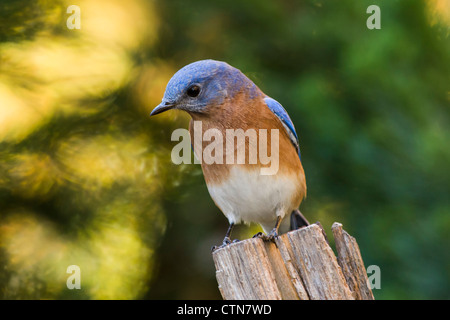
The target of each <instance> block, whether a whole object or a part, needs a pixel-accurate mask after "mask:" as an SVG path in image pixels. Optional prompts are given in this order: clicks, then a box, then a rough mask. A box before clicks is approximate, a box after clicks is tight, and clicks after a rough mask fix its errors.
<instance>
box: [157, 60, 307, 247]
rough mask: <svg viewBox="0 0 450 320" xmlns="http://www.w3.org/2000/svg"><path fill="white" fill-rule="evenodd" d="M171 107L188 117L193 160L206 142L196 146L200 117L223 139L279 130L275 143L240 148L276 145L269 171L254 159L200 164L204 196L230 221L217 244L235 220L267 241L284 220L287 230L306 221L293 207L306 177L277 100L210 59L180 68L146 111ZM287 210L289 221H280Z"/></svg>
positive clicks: (303, 193) (227, 236)
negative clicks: (257, 229)
mask: <svg viewBox="0 0 450 320" xmlns="http://www.w3.org/2000/svg"><path fill="white" fill-rule="evenodd" d="M170 109H178V110H183V111H185V112H187V113H188V114H189V115H190V116H191V118H192V119H191V122H190V126H189V132H190V136H191V143H192V146H193V148H194V152H195V154H196V155H197V157H198V158H199V156H200V153H201V152H202V151H203V150H204V149H205V147H206V146H207V143H208V142H207V141H202V142H200V145H195V144H196V143H197V142H196V141H194V135H195V132H194V127H195V125H194V124H195V122H196V121H201V124H202V126H201V130H202V133H205V132H206V130H208V129H211V128H214V129H216V130H218V131H219V132H221V133H222V134H223V136H224V137H226V135H227V130H229V129H234V130H238V129H242V130H243V132H248V131H247V130H255V131H254V132H256V134H257V136H258V138H260V139H261V138H262V134H261V131H260V130H261V129H266V130H278V131H277V132H278V141H270V139H268V141H267V144H266V145H264V144H262V145H261V144H259V148H258V144H253V145H250V143H248V144H247V145H246V146H245V148H246V149H245V152H246V154H245V155H246V156H249V154H250V152H251V151H252V150H250V149H251V148H253V150H256V151H260V150H262V149H260V148H261V147H264V146H270V147H271V144H276V145H277V147H278V159H277V160H278V170H277V171H276V172H275V173H274V174H261V170H260V169H261V168H263V167H267V166H268V164H267V163H264V162H263V161H261V159H260V158H258V157H257V160H256V162H255V161H254V162H253V163H250V161H246V162H245V163H238V162H236V161H234V162H233V161H232V162H231V163H230V161H223V162H222V163H207V162H206V161H202V162H201V167H202V171H203V176H204V178H205V182H206V185H207V188H208V191H209V194H210V196H211V198H212V199H213V201H214V203H215V204H216V205H217V207H218V208H219V209H220V210H221V211H222V213H223V214H224V215H225V216H226V218H227V219H228V222H229V227H228V230H227V232H226V234H225V238H224V240H223V242H222V246H226V245H228V244H230V243H231V238H230V237H231V231H232V229H233V226H234V225H235V224H237V223H240V222H246V223H249V222H256V223H259V224H260V225H261V227H262V229H263V230H264V232H265V234H262V233H259V234H258V236H261V237H262V238H263V239H270V240H273V239H274V238H275V237H277V236H278V234H279V232H282V230H281V229H284V230H286V229H287V230H286V231H288V229H289V221H290V228H291V229H297V228H299V227H302V226H306V225H308V224H309V223H308V221H307V220H306V218H305V217H304V216H303V215H302V214H301V212H300V211H299V210H298V207H299V206H300V203H301V202H302V200H303V198H304V197H305V196H306V180H305V173H304V170H303V166H302V162H301V157H300V147H299V141H298V136H297V133H296V131H295V128H294V124H293V123H292V120H291V119H290V118H289V115H288V113H287V112H286V110H285V109H284V108H283V107H282V106H281V104H280V103H278V102H277V101H276V100H274V99H272V98H270V97H269V96H267V95H266V94H264V93H263V92H262V91H261V90H260V89H259V88H258V87H257V86H256V85H255V84H254V83H253V82H252V81H251V80H250V79H249V78H247V77H246V76H245V75H244V74H243V73H242V72H241V71H240V70H239V69H236V68H234V67H232V66H230V65H229V64H227V63H225V62H221V61H215V60H202V61H197V62H193V63H191V64H189V65H187V66H185V67H183V68H182V69H180V70H179V71H177V72H176V73H175V74H174V75H173V77H172V78H171V79H170V81H169V83H168V84H167V87H166V90H165V93H164V97H163V99H162V102H161V103H160V104H159V105H158V106H157V107H156V108H155V109H153V111H152V112H151V113H150V115H151V116H153V115H156V114H159V113H162V112H164V111H167V110H170ZM267 136H269V135H267ZM238 147H239V146H238V144H237V143H236V145H234V149H233V148H231V149H230V148H228V149H227V148H224V150H225V151H224V154H223V159H224V160H227V159H228V160H229V159H231V158H228V157H227V156H229V155H228V154H227V153H229V152H237V151H238V150H237V148H238ZM269 149H270V148H269ZM241 150H242V149H241ZM271 150H272V149H271ZM271 156H273V155H271ZM233 157H234V155H233ZM233 159H234V158H233ZM246 160H247V158H246ZM289 213H290V214H291V215H290V219H284V220H283V218H285V217H286V216H287V215H288V214H289ZM286 221H288V222H287V223H286ZM282 222H283V225H282V227H281V228H280V225H281V223H282ZM279 229H280V231H279Z"/></svg>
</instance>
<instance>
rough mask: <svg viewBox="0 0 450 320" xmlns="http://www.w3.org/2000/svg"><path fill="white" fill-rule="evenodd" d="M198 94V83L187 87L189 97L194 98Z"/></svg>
mask: <svg viewBox="0 0 450 320" xmlns="http://www.w3.org/2000/svg"><path fill="white" fill-rule="evenodd" d="M199 94H200V87H199V86H198V85H196V84H194V85H192V86H190V87H189V88H188V89H187V95H188V96H189V97H192V98H195V97H197V96H198V95H199Z"/></svg>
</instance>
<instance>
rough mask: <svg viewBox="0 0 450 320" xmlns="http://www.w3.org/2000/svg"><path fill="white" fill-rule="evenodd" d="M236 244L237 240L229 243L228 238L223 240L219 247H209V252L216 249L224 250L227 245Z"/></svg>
mask: <svg viewBox="0 0 450 320" xmlns="http://www.w3.org/2000/svg"><path fill="white" fill-rule="evenodd" d="M236 242H239V240H238V239H234V240H233V241H231V239H230V237H225V238H224V239H223V241H222V244H221V245H220V246H212V247H211V252H214V251H216V250H217V249H221V248H224V247H226V246H228V245H229V244H231V243H236Z"/></svg>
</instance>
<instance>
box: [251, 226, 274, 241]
mask: <svg viewBox="0 0 450 320" xmlns="http://www.w3.org/2000/svg"><path fill="white" fill-rule="evenodd" d="M253 238H260V239H263V240H264V241H272V242H275V239H276V238H278V231H277V229H276V228H273V229H272V231H270V232H269V234H264V233H262V232H258V233H257V234H255V235H254V236H253Z"/></svg>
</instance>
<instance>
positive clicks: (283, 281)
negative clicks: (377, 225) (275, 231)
mask: <svg viewBox="0 0 450 320" xmlns="http://www.w3.org/2000/svg"><path fill="white" fill-rule="evenodd" d="M333 234H334V237H335V242H336V247H337V251H338V256H339V258H336V256H335V255H334V253H333V250H332V249H331V247H330V246H329V244H328V242H327V240H326V238H325V236H324V232H323V229H322V228H321V226H320V225H318V224H313V225H310V226H308V227H305V228H302V229H299V230H295V231H291V232H289V233H287V234H283V235H281V236H280V237H278V238H277V239H276V241H275V243H273V242H264V241H263V240H261V239H259V238H253V239H248V240H244V241H240V242H236V243H232V244H230V245H228V246H226V247H224V248H221V249H218V250H216V251H214V252H213V259H214V264H215V266H216V278H217V282H218V284H219V290H220V292H221V294H222V297H223V298H224V299H226V300H233V299H274V300H281V299H288V300H307V299H312V300H317V299H347V300H353V299H373V295H372V292H371V290H370V287H369V286H368V280H367V274H366V270H365V268H364V263H363V261H362V259H361V254H360V252H359V248H358V245H357V243H356V241H355V239H354V238H353V237H351V236H350V235H348V233H347V232H345V231H344V230H343V229H342V225H341V224H338V223H335V224H333Z"/></svg>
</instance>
